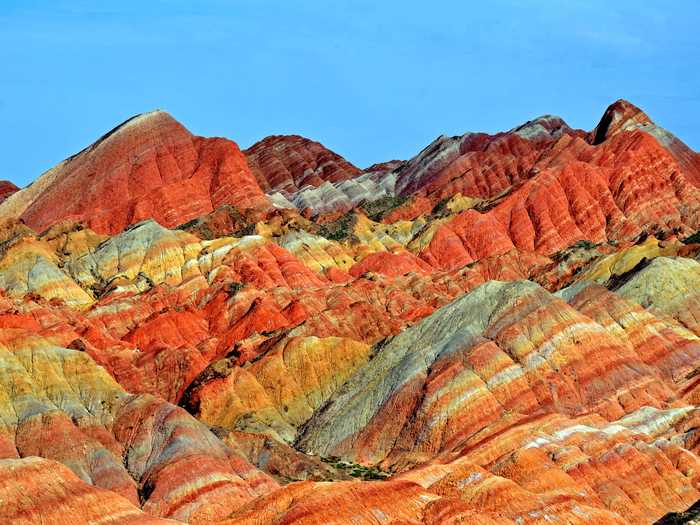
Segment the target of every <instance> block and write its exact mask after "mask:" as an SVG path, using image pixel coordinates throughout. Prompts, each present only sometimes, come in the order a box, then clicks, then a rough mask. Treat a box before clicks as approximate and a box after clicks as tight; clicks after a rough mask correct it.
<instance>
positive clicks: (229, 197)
mask: <svg viewBox="0 0 700 525" xmlns="http://www.w3.org/2000/svg"><path fill="white" fill-rule="evenodd" d="M234 202H235V203H236V204H237V205H238V206H240V207H242V208H256V207H266V206H268V201H267V199H266V198H265V196H264V194H263V192H262V191H261V189H260V187H259V186H258V185H257V183H256V181H255V177H254V176H253V175H252V173H251V172H250V170H249V169H248V165H247V163H246V160H245V157H244V156H243V154H242V153H241V152H240V150H239V149H238V146H237V145H236V144H235V143H234V142H232V141H230V140H225V139H205V138H202V137H196V136H194V135H192V134H191V133H190V132H189V131H187V130H186V129H185V128H184V127H183V126H182V125H181V124H180V123H178V122H177V121H176V120H174V119H173V118H172V117H171V116H170V115H168V114H167V113H165V112H162V111H154V112H152V113H145V114H143V115H138V116H136V117H133V118H132V119H130V120H128V121H126V122H124V123H123V124H121V125H120V126H118V127H117V128H115V129H113V130H112V131H110V132H109V133H107V134H106V135H104V136H103V137H102V138H100V139H99V140H98V141H97V142H95V143H94V144H92V145H91V146H90V147H88V148H86V149H85V150H83V151H81V152H80V153H77V154H76V155H73V156H72V157H70V158H68V159H66V160H65V161H63V162H62V163H61V164H59V165H57V166H56V167H54V168H52V169H51V170H49V171H47V172H46V173H44V174H43V175H42V176H41V177H40V178H39V179H37V180H36V181H35V182H34V183H33V184H32V185H31V186H29V187H27V188H25V189H23V190H21V191H18V192H16V193H14V194H13V195H11V196H10V197H9V198H7V199H5V201H4V202H3V203H2V207H0V217H21V218H22V220H23V221H24V222H25V223H26V224H27V225H29V226H31V227H32V228H35V229H36V230H44V229H46V228H47V227H49V226H51V225H52V224H54V223H55V222H57V221H60V220H64V219H70V220H75V221H80V222H82V223H83V224H85V225H86V226H89V227H91V228H92V229H93V230H95V231H97V232H100V233H116V232H119V231H121V230H123V229H124V228H125V227H126V226H128V225H129V224H133V223H135V222H138V221H140V220H142V219H145V218H154V219H156V220H157V221H158V222H160V223H161V224H163V225H165V226H177V225H178V224H181V223H183V222H186V221H188V220H190V219H192V218H195V217H198V216H199V215H202V214H204V213H208V212H210V211H212V210H213V209H214V208H216V207H218V206H220V205H222V204H226V203H234Z"/></svg>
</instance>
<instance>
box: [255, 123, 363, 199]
mask: <svg viewBox="0 0 700 525" xmlns="http://www.w3.org/2000/svg"><path fill="white" fill-rule="evenodd" d="M243 153H244V154H245V156H246V158H247V159H248V164H249V165H250V169H251V171H252V172H253V174H254V175H255V178H256V179H257V181H258V183H259V184H260V187H261V188H262V189H263V190H264V191H265V192H268V193H269V192H271V191H281V192H286V193H293V192H296V191H299V190H300V189H302V188H305V187H307V186H312V187H318V186H321V185H322V184H323V183H324V182H331V183H332V182H340V181H343V180H348V179H352V178H354V177H355V176H357V175H358V174H359V173H360V170H359V169H358V168H356V167H355V166H353V165H352V164H350V163H349V162H348V161H347V160H345V159H344V158H342V157H341V156H340V155H337V154H336V153H333V152H332V151H330V150H329V149H327V148H325V147H324V146H323V145H321V144H319V143H318V142H314V141H312V140H309V139H306V138H304V137H300V136H299V135H275V136H271V137H267V138H265V139H263V140H261V141H260V142H256V143H255V144H253V145H252V146H251V147H250V148H248V149H247V150H245V151H244V152H243Z"/></svg>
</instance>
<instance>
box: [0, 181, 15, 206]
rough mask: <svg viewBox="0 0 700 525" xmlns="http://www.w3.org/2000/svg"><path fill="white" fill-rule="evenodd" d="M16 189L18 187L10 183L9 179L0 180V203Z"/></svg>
mask: <svg viewBox="0 0 700 525" xmlns="http://www.w3.org/2000/svg"><path fill="white" fill-rule="evenodd" d="M18 191H19V188H18V187H17V186H15V185H14V184H12V183H11V182H10V181H9V180H0V203H2V202H3V201H4V200H5V199H7V198H8V197H9V196H10V195H12V194H13V193H16V192H18Z"/></svg>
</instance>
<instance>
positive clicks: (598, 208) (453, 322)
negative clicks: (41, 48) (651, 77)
mask: <svg viewBox="0 0 700 525" xmlns="http://www.w3.org/2000/svg"><path fill="white" fill-rule="evenodd" d="M698 230H700V154H698V153H696V152H695V151H693V150H692V149H691V148H689V147H688V146H686V145H685V144H684V143H683V142H682V141H680V140H679V139H678V138H677V137H675V136H674V135H673V134H672V133H670V132H669V131H667V130H665V129H663V128H661V127H659V126H658V125H656V124H655V123H654V122H653V121H652V120H651V119H650V118H649V117H648V116H647V115H646V114H645V113H644V112H643V111H642V110H641V109H639V108H637V107H636V106H634V105H633V104H631V103H630V102H627V101H625V100H618V101H616V102H614V103H613V104H612V105H610V106H609V107H608V108H607V109H606V110H605V112H604V113H603V115H602V117H601V119H600V122H599V124H598V125H597V126H596V127H595V128H594V129H592V130H590V131H585V130H580V129H574V128H571V127H569V126H568V125H567V123H566V122H565V121H564V120H562V119H561V118H559V117H556V116H552V115H545V116H542V117H539V118H536V119H534V120H531V121H529V122H526V123H524V124H522V125H520V126H517V127H515V128H513V129H511V130H509V131H506V132H502V133H497V134H494V135H491V134H486V133H472V132H470V133H465V134H464V135H461V136H454V137H449V136H440V137H437V138H436V139H435V140H434V141H433V142H432V143H430V144H429V145H427V146H426V147H425V148H424V149H423V150H422V151H420V152H418V153H417V154H416V155H415V156H414V157H412V158H410V159H406V160H389V161H387V162H384V163H380V164H375V165H373V166H370V167H368V168H364V169H363V168H360V167H357V166H355V165H353V164H352V163H351V162H350V161H348V160H346V159H344V158H343V157H341V156H340V155H338V154H336V153H334V152H333V151H330V150H329V149H327V148H326V147H324V146H323V145H322V144H320V143H318V142H315V141H313V140H310V139H307V138H304V137H301V136H297V135H289V136H287V135H284V136H282V135H280V136H271V137H267V138H265V139H263V140H261V141H260V142H258V143H256V144H254V145H253V146H251V147H250V148H248V149H246V150H241V149H240V148H239V147H238V145H237V144H236V143H235V142H233V141H231V140H228V139H225V138H205V137H199V136H195V135H193V134H192V133H190V132H189V131H188V130H187V129H186V128H185V127H184V126H183V125H182V124H181V123H179V122H178V121H177V120H175V119H174V118H173V117H172V116H171V115H169V114H168V113H166V112H164V111H160V110H158V111H154V112H150V113H144V114H141V115H138V116H135V117H133V118H131V119H129V120H127V121H126V122H124V123H122V124H121V125H119V126H117V127H116V128H114V129H113V130H111V131H109V132H108V133H106V134H105V135H104V136H102V137H101V138H99V139H98V140H97V141H95V142H94V143H93V144H91V145H90V146H88V147H87V148H85V149H84V150H82V151H80V152H79V153H77V154H75V155H73V156H71V157H69V158H67V159H66V160H64V161H63V162H61V163H60V164H58V165H57V166H55V167H53V168H51V169H50V170H48V171H47V172H45V173H44V174H42V175H41V176H39V177H38V178H37V179H36V180H35V181H34V182H33V183H32V184H30V185H29V186H27V187H26V188H23V189H19V188H18V187H17V186H15V185H14V184H13V183H11V182H9V181H2V182H0V518H1V519H0V521H2V523H16V524H39V523H41V524H68V525H78V524H82V523H95V524H96V523H100V524H120V525H121V524H125V525H126V524H154V525H155V524H166V523H192V524H195V525H198V524H208V523H219V524H226V525H283V524H284V525H286V524H302V525H315V524H326V523H333V524H345V523H348V524H355V525H365V524H367V525H379V524H390V525H419V524H421V525H438V524H448V525H449V524H458V523H461V524H467V523H473V524H509V525H516V524H517V525H530V524H533V525H534V524H537V525H540V524H542V525H544V524H549V523H562V524H563V523H566V524H579V523H580V524H583V523H600V524H625V523H635V524H636V523H654V522H656V521H657V520H659V519H661V518H663V517H664V516H665V515H667V514H670V513H676V512H678V513H680V512H682V511H685V510H686V509H688V508H690V507H692V506H693V504H695V503H696V502H697V501H698V500H700V433H699V431H698V429H699V428H700V410H699V409H698V403H700V293H699V292H698V290H700V262H699V261H700V235H698ZM696 402H697V403H696Z"/></svg>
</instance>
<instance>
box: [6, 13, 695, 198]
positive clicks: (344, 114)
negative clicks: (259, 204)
mask: <svg viewBox="0 0 700 525" xmlns="http://www.w3.org/2000/svg"><path fill="white" fill-rule="evenodd" d="M699 20H700V3H698V2H695V1H673V2H665V1H664V2H662V1H649V2H639V1H637V0H635V1H628V0H620V1H609V0H607V1H597V0H585V1H584V0H580V1H579V0H562V1H553V0H540V1H534V0H532V1H515V0H510V1H507V0H490V1H488V2H470V1H468V0H455V1H452V0H443V1H441V2H437V1H433V2H428V1H411V0H403V1H394V0H381V1H379V0H356V1H350V0H348V1H344V0H334V1H328V0H326V1H321V0H276V1H271V0H270V1H268V0H229V1H224V0H208V1H207V0H189V1H179V0H170V1H168V0H140V1H136V0H120V1H118V2H117V1H112V2H95V1H80V0H74V1H67V0H40V1H39V0H38V1H32V0H23V1H15V0H0V143H1V144H2V149H1V151H2V152H3V161H2V163H0V178H6V179H10V180H12V181H13V182H15V183H16V184H18V185H25V184H27V183H29V182H30V181H31V180H33V179H34V178H36V177H37V176H38V175H39V174H41V173H42V172H43V171H44V170H46V169H48V168H49V167H51V166H52V165H54V164H55V163H56V162H59V161H60V160H62V159H63V158H65V157H67V156H69V155H70V154H72V153H74V152H76V151H78V150H80V149H82V148H83V147H85V146H86V145H88V144H89V143H91V142H92V141H93V140H95V139H96V138H97V137H99V136H100V135H101V134H102V133H104V132H105V131H107V130H109V129H111V128H112V127H114V126H115V125H116V124H118V123H120V122H121V121H123V120H125V119H126V118H128V117H129V116H131V115H134V114H136V113H141V112H144V111H148V110H151V109H155V108H162V109H165V110H167V111H169V112H170V113H171V114H172V115H173V116H174V117H175V118H177V119H178V120H180V121H181V122H182V123H183V124H185V125H186V126H187V127H188V128H189V129H190V130H191V131H193V132H194V133H197V134H200V135H208V136H226V137H229V138H232V139H234V140H235V141H236V142H238V143H239V145H240V146H241V147H247V146H249V145H250V144H252V143H253V142H255V141H256V140H259V139H260V138H262V137H264V136H266V135H270V134H280V133H298V134H301V135H305V136H307V137H310V138H313V139H315V140H319V141H320V142H322V143H324V144H325V145H326V146H328V147H330V148H331V149H333V150H335V151H337V152H338V153H340V154H342V155H343V156H345V157H346V158H348V160H350V161H351V162H353V163H355V164H357V165H359V166H367V165H369V164H372V163H374V162H379V161H383V160H389V159H393V158H407V157H410V156H412V155H414V154H415V153H417V152H418V151H419V150H420V149H421V148H422V147H424V146H425V145H426V144H427V143H428V142H430V141H431V140H432V139H434V138H435V137H436V136H437V135H439V134H442V133H446V134H458V133H463V132H465V131H487V132H495V131H499V130H504V129H509V128H511V127H514V126H515V125H517V124H519V123H521V122H524V121H526V120H528V119H530V118H533V117H535V116H538V115H541V114H544V113H554V114H558V115H560V116H562V117H563V118H564V119H565V120H566V121H567V122H568V123H569V124H570V125H572V126H576V127H581V128H585V129H589V128H592V127H593V126H595V124H596V123H597V121H598V119H599V117H600V116H601V115H602V113H603V111H604V109H605V107H606V106H607V105H608V104H609V103H611V102H612V101H614V100H616V99H618V98H627V99H628V100H630V101H632V102H634V103H636V104H637V105H639V106H640V107H642V108H643V109H644V110H645V111H647V113H649V115H650V116H651V117H652V118H653V119H654V120H655V121H656V122H657V123H658V124H660V125H662V126H664V127H666V128H668V129H669V130H671V131H672V132H674V133H675V134H676V135H678V136H679V137H680V138H681V139H682V140H684V141H685V142H686V143H688V144H689V145H690V146H691V147H693V148H694V149H696V150H698V149H700V125H699V124H698V122H700V37H699V36H698V29H697V24H698V21H699Z"/></svg>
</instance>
